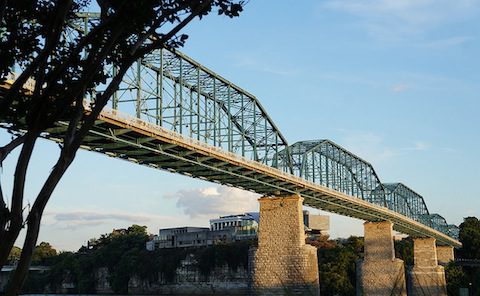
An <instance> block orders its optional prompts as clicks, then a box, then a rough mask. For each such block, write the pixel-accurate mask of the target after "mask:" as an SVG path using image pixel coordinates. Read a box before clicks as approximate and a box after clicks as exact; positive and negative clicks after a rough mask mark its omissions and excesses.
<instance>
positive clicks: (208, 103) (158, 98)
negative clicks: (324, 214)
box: [0, 13, 459, 246]
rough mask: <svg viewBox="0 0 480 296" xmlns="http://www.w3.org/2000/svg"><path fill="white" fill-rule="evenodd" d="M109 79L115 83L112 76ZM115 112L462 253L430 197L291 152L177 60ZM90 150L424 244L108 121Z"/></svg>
mask: <svg viewBox="0 0 480 296" xmlns="http://www.w3.org/2000/svg"><path fill="white" fill-rule="evenodd" d="M97 20H98V14H95V13H84V14H79V18H78V20H77V21H75V22H74V23H72V25H71V32H68V34H66V36H65V38H76V37H79V36H80V35H81V34H83V33H84V32H86V31H88V30H89V27H91V26H95V24H96V22H97ZM105 71H107V72H110V73H111V74H115V68H114V67H111V66H110V67H108V66H107V67H106V68H105ZM98 91H102V89H101V88H99V89H98ZM0 95H1V94H0ZM87 99H92V98H87ZM110 107H111V108H112V109H114V110H118V111H121V112H122V113H127V114H130V115H131V116H134V117H136V118H139V119H141V120H143V121H147V122H149V123H151V124H152V125H154V126H160V127H161V128H163V129H167V130H170V131H174V132H175V133H176V134H181V135H182V136H183V137H185V138H188V139H193V140H195V141H198V143H204V144H206V145H207V146H208V147H212V146H213V147H217V148H216V149H218V151H228V152H231V153H234V154H235V155H238V156H242V157H243V159H247V160H253V161H256V162H259V163H262V164H264V165H267V166H270V167H274V168H277V169H279V170H281V171H283V172H286V173H288V175H290V174H291V175H295V176H298V177H300V178H302V179H304V180H307V181H310V182H313V183H316V184H319V185H322V186H324V187H328V188H330V189H333V190H335V191H338V192H341V193H343V194H346V195H348V196H352V197H356V198H358V199H361V200H364V201H367V202H369V203H371V204H375V205H377V206H380V207H383V208H387V209H389V210H392V211H394V212H396V213H398V214H401V215H403V216H404V217H408V218H410V219H412V220H414V221H416V222H419V223H421V224H422V225H425V226H427V227H430V228H432V229H434V230H436V231H439V232H441V233H443V234H445V235H447V236H449V237H450V238H453V239H450V238H449V239H445V238H444V237H442V236H438V235H437V234H435V233H433V232H430V231H427V232H426V233H428V235H433V236H434V237H437V239H439V240H440V241H443V242H444V243H447V244H453V245H456V246H458V244H459V243H458V242H457V241H454V239H457V238H458V227H457V226H455V225H448V224H447V223H446V221H445V219H444V218H443V217H442V216H440V215H438V214H430V213H429V211H428V208H427V206H426V204H425V201H424V199H423V197H422V196H420V195H419V194H417V193H415V192H414V191H413V190H411V189H409V188H408V187H406V186H405V185H403V184H401V183H393V184H383V183H381V182H380V180H379V178H378V176H377V174H376V172H375V170H374V168H373V167H372V165H371V164H370V163H368V162H366V161H364V160H363V159H361V158H359V157H358V156H356V155H354V154H352V153H351V152H349V151H347V150H346V149H344V148H342V147H340V146H339V145H337V144H335V143H333V142H331V141H329V140H314V141H301V142H297V143H295V144H293V145H291V146H289V145H288V142H287V141H286V139H285V138H284V137H283V135H282V134H281V132H280V131H279V129H278V128H277V127H276V125H275V124H274V123H273V121H272V119H271V118H270V117H269V116H268V114H267V112H266V110H265V109H264V108H263V107H262V105H261V104H260V102H259V100H258V99H257V98H256V97H255V96H253V95H252V94H250V93H248V92H246V91H245V90H243V89H242V88H240V87H238V86H236V85H235V84H233V83H231V82H230V81H228V80H227V79H225V78H223V77H221V76H219V75H217V74H216V73H214V72H213V71H211V70H209V69H207V68H206V67H204V66H202V65H201V64H199V63H198V62H196V61H194V60H192V59H191V58H189V57H187V56H186V55H184V54H182V53H180V52H178V51H175V50H168V49H161V50H156V51H154V52H152V53H151V54H149V55H148V56H146V57H145V58H143V59H141V60H138V61H137V62H136V63H135V64H134V65H133V66H132V67H131V68H130V70H129V71H128V73H127V74H126V75H125V77H124V80H123V82H122V84H121V86H120V88H119V89H118V91H116V93H115V94H114V95H113V96H112V98H111V103H110ZM121 124H123V123H120V125H121ZM2 126H3V127H6V128H8V126H9V125H8V123H4V124H3V125H2ZM65 130H66V127H65V126H62V125H61V124H60V125H59V127H58V128H54V129H51V130H49V131H48V133H47V136H46V137H47V138H50V139H52V140H55V141H61V138H62V133H64V132H65ZM83 148H85V149H88V150H92V151H96V152H100V153H104V154H106V155H109V156H112V157H117V158H123V159H126V160H129V161H132V162H135V163H138V164H142V165H147V166H149V167H155V168H160V169H167V170H169V171H172V172H177V173H182V174H185V175H188V176H192V177H196V178H201V179H204V180H209V181H213V182H217V183H220V184H226V185H230V186H235V187H239V188H243V189H247V190H251V191H254V192H258V193H260V194H267V195H269V194H277V193H279V192H280V193H290V194H291V193H299V194H301V195H302V196H305V197H306V199H305V204H307V205H310V206H313V207H318V208H322V209H325V210H327V211H330V212H336V213H339V214H342V215H348V216H352V217H356V218H360V219H365V220H372V221H373V220H376V219H387V218H386V217H390V218H388V219H393V220H392V221H393V222H395V223H396V224H395V225H396V226H395V227H396V228H397V229H398V230H401V231H403V232H405V233H410V234H414V235H417V234H418V235H422V233H423V231H424V230H418V229H420V228H421V227H420V228H419V227H418V226H415V225H414V224H415V223H413V224H411V223H410V222H405V220H404V219H405V218H402V217H395V216H394V215H393V216H392V215H391V214H388V215H387V214H381V215H380V214H379V213H377V212H376V211H377V210H373V209H368V206H366V205H363V204H361V205H359V204H355V203H353V202H352V201H348V200H345V199H343V201H341V202H340V201H339V200H338V199H336V198H334V197H332V196H333V195H335V194H333V195H331V194H319V193H318V192H315V191H312V189H309V188H306V187H305V186H304V185H302V187H298V184H297V183H298V182H293V183H292V181H291V180H290V179H289V178H287V179H284V180H283V179H282V178H277V177H273V176H272V174H270V173H268V174H265V173H264V169H261V170H259V169H256V168H247V167H242V166H240V165H236V164H233V163H231V162H230V161H229V160H228V159H227V158H225V159H224V158H216V157H214V156H212V155H211V153H206V154H205V153H203V152H199V151H194V150H189V149H187V148H185V147H183V148H182V146H179V144H177V143H173V142H168V141H166V142H165V141H163V140H159V139H156V138H154V137H150V136H145V135H143V136H142V135H140V134H139V131H135V130H132V129H130V128H128V127H127V126H125V127H120V126H118V124H117V123H112V122H110V121H108V120H107V121H105V120H98V123H97V124H96V126H95V128H94V129H93V130H92V133H91V135H89V136H88V137H87V138H86V139H85V143H84V146H83ZM275 174H276V173H275ZM365 209H366V210H365ZM370 210H371V211H372V212H369V211H370ZM353 213H355V214H353ZM383 217H385V218H383ZM409 223H410V224H409ZM412 227H413V228H412ZM422 227H423V226H422ZM422 229H423V228H422Z"/></svg>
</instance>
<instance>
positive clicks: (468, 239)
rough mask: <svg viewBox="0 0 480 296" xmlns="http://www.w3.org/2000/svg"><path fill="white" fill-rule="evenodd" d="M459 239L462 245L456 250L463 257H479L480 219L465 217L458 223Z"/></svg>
mask: <svg viewBox="0 0 480 296" xmlns="http://www.w3.org/2000/svg"><path fill="white" fill-rule="evenodd" d="M459 239H460V241H461V242H462V247H461V248H460V250H459V251H458V255H459V257H461V258H463V259H480V220H478V219H477V218H476V217H467V218H465V219H464V220H463V223H462V224H460V234H459Z"/></svg>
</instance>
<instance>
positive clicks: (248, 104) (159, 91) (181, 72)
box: [68, 13, 287, 165]
mask: <svg viewBox="0 0 480 296" xmlns="http://www.w3.org/2000/svg"><path fill="white" fill-rule="evenodd" d="M78 16H79V19H78V21H77V22H75V23H73V24H72V26H71V27H72V35H71V36H68V38H72V37H77V36H78V34H82V32H85V31H88V29H89V26H90V25H94V24H95V22H96V21H97V19H98V17H99V15H98V13H84V14H79V15H78ZM106 71H107V72H110V74H115V68H113V67H111V66H110V67H107V68H106ZM99 91H102V90H101V89H100V90H99ZM111 107H112V108H113V109H117V110H119V111H123V112H126V113H129V114H135V116H136V117H137V118H140V119H143V120H146V121H148V122H151V123H155V124H157V125H159V126H162V127H165V128H168V129H170V130H173V131H175V132H177V133H180V134H182V135H185V136H188V137H190V138H194V139H197V140H200V141H203V142H205V143H208V144H210V145H212V146H216V147H219V148H222V149H224V150H226V151H230V152H233V153H237V154H240V155H242V156H244V157H246V158H248V159H252V160H256V161H258V162H261V163H263V164H267V165H272V164H273V162H274V156H275V155H278V152H279V150H282V149H284V148H285V147H287V141H286V140H285V138H284V137H283V136H282V134H281V133H280V131H279V130H278V128H277V127H276V126H275V124H274V123H273V121H272V119H271V118H270V117H269V116H268V114H267V112H266V111H265V109H264V108H263V106H262V105H261V104H260V102H259V101H258V99H257V98H256V97H255V96H253V95H252V94H250V93H248V92H246V91H245V90H243V89H242V88H240V87H238V86H237V85H235V84H233V83H231V82H230V81H228V80H227V79H225V78H223V77H221V76H219V75H217V74H216V73H214V72H213V71H211V70H209V69H207V68H206V67H204V66H202V65H201V64H199V63H197V62H196V61H194V60H193V59H191V58H189V57H188V56H186V55H184V54H182V53H180V52H178V51H176V50H169V49H159V50H155V51H154V52H152V53H150V54H149V55H147V56H146V57H144V58H143V59H140V60H138V61H137V62H136V63H134V65H133V66H132V67H131V68H130V69H129V71H128V72H127V73H126V75H125V76H124V79H123V81H122V84H121V85H120V87H119V89H118V91H117V92H116V93H115V94H114V95H113V97H112V99H111Z"/></svg>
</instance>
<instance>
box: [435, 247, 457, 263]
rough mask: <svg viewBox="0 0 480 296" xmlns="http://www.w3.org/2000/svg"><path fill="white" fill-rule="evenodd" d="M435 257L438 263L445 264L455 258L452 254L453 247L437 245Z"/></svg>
mask: <svg viewBox="0 0 480 296" xmlns="http://www.w3.org/2000/svg"><path fill="white" fill-rule="evenodd" d="M437 259H438V264H439V265H447V264H448V263H450V261H453V260H455V256H454V255H453V247H451V246H437Z"/></svg>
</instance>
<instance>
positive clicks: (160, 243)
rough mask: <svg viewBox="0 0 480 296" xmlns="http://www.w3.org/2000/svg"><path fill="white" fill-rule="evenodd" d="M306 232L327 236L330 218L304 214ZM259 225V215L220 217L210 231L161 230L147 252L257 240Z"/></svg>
mask: <svg viewBox="0 0 480 296" xmlns="http://www.w3.org/2000/svg"><path fill="white" fill-rule="evenodd" d="M303 220H304V224H305V232H306V234H307V235H308V236H309V237H316V236H319V235H325V234H328V229H329V225H330V220H329V217H328V216H322V215H312V214H310V213H309V212H308V211H303ZM259 222H260V214H259V213H254V212H251V213H244V214H239V215H228V216H221V217H219V218H217V219H211V220H210V228H207V227H177V228H165V229H160V230H159V233H158V236H154V237H153V238H152V239H151V240H150V241H148V242H147V244H146V249H147V250H149V251H153V250H155V249H166V248H189V247H205V246H211V245H214V244H224V243H229V242H234V241H240V240H247V239H255V238H256V237H257V232H258V224H259Z"/></svg>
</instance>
